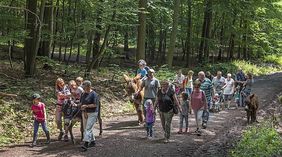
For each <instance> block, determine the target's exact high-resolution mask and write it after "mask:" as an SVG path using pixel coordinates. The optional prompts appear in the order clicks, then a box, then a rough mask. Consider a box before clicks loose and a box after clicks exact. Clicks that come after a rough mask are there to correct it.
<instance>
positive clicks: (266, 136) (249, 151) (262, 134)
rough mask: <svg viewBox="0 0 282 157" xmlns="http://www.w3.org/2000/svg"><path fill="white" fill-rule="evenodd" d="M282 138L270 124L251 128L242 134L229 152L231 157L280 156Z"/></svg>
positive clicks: (281, 153) (281, 152)
mask: <svg viewBox="0 0 282 157" xmlns="http://www.w3.org/2000/svg"><path fill="white" fill-rule="evenodd" d="M281 148H282V138H281V137H280V136H279V134H278V133H277V131H276V130H275V129H274V128H273V127H271V123H265V124H262V126H253V127H251V128H249V129H248V130H247V131H245V132H244V133H243V137H242V139H241V141H239V143H238V144H237V146H236V147H235V148H234V149H233V150H232V151H231V153H230V155H231V157H242V156H252V157H269V156H275V155H278V156H280V155H282V150H281Z"/></svg>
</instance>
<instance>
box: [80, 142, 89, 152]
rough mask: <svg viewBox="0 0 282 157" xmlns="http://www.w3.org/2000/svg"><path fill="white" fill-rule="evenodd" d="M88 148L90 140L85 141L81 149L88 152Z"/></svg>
mask: <svg viewBox="0 0 282 157" xmlns="http://www.w3.org/2000/svg"><path fill="white" fill-rule="evenodd" d="M87 149H88V142H84V144H83V145H82V146H81V151H82V152H86V151H87Z"/></svg>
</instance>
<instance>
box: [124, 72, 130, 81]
mask: <svg viewBox="0 0 282 157" xmlns="http://www.w3.org/2000/svg"><path fill="white" fill-rule="evenodd" d="M123 78H124V80H125V81H126V82H129V81H130V78H129V77H128V76H127V75H126V74H123Z"/></svg>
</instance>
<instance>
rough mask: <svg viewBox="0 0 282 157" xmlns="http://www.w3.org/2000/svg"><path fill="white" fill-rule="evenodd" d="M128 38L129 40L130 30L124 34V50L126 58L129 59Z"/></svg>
mask: <svg viewBox="0 0 282 157" xmlns="http://www.w3.org/2000/svg"><path fill="white" fill-rule="evenodd" d="M128 40H129V35H128V30H125V32H124V36H123V45H124V47H123V52H124V55H125V58H126V59H129V55H128V53H129V46H128Z"/></svg>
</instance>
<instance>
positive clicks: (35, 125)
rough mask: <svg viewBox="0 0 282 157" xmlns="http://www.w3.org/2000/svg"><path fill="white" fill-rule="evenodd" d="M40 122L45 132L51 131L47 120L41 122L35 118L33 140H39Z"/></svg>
mask: <svg viewBox="0 0 282 157" xmlns="http://www.w3.org/2000/svg"><path fill="white" fill-rule="evenodd" d="M39 124H41V127H42V129H43V131H44V132H45V134H47V133H48V132H49V131H48V128H47V124H46V121H44V122H39V121H37V120H34V122H33V127H34V130H33V141H36V140H37V133H38V129H39Z"/></svg>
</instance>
